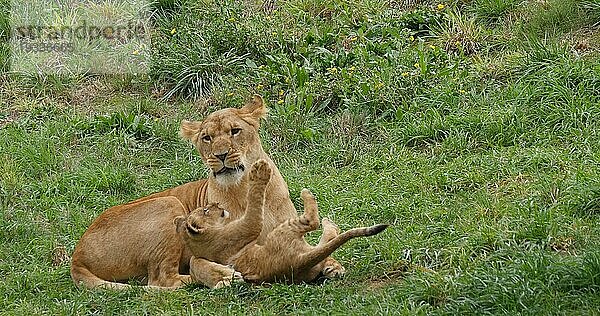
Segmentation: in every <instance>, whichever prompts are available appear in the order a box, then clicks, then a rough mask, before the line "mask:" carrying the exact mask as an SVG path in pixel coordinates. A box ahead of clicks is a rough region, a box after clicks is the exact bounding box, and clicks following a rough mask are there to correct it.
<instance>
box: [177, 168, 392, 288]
mask: <svg viewBox="0 0 600 316" xmlns="http://www.w3.org/2000/svg"><path fill="white" fill-rule="evenodd" d="M270 177H271V169H270V168H269V164H268V163H267V162H266V161H265V160H259V161H257V162H255V163H254V164H253V165H252V169H251V170H250V176H249V180H250V183H249V186H250V187H249V191H248V207H247V208H246V213H245V215H244V216H243V217H241V218H239V219H237V220H235V221H232V222H229V223H227V219H228V216H229V212H227V211H226V210H224V209H222V208H219V207H218V206H217V205H216V204H210V205H208V206H206V207H204V208H199V209H196V210H194V211H192V212H191V213H190V214H189V215H188V216H178V217H176V218H175V221H174V223H175V226H176V227H177V232H178V233H180V234H181V236H182V237H183V240H184V241H185V242H186V244H187V245H188V247H189V248H190V250H191V251H192V254H194V256H195V257H197V258H204V259H207V260H211V261H214V262H218V263H222V264H228V265H231V266H232V267H233V268H234V269H235V270H237V271H239V272H240V273H241V275H242V277H243V278H244V280H246V281H249V282H253V283H265V282H268V283H270V282H275V281H283V282H288V283H300V282H308V281H312V280H314V279H315V278H316V277H317V276H318V275H319V273H320V272H321V271H322V270H323V268H324V265H325V261H324V260H325V259H326V258H327V256H329V255H330V254H331V253H332V252H333V251H335V250H336V249H337V248H338V247H340V246H341V245H343V244H344V243H345V242H347V241H348V240H350V239H352V238H354V237H361V236H372V235H375V234H378V233H380V232H382V231H383V230H384V229H385V228H387V227H388V225H375V226H371V227H361V228H355V229H351V230H349V231H346V232H344V233H343V234H341V235H340V234H339V229H338V227H337V225H335V223H333V222H332V221H330V220H328V219H326V218H324V219H323V235H322V236H321V240H320V242H319V244H318V245H317V246H316V247H313V246H311V245H309V244H308V243H307V242H306V241H305V240H304V235H305V234H306V233H307V232H309V231H313V230H316V229H317V228H318V227H319V214H318V209H317V202H316V201H315V198H314V196H313V195H312V194H311V193H310V191H308V190H307V189H304V190H302V193H301V196H302V200H303V201H304V214H303V215H302V216H300V217H296V218H291V219H288V220H287V221H285V222H284V223H281V224H279V226H277V227H276V228H275V229H274V230H273V231H271V232H269V233H268V234H267V236H266V239H265V240H264V242H263V244H261V245H259V244H257V243H256V239H257V238H258V236H259V235H260V234H261V228H262V227H263V225H262V219H263V204H264V198H265V189H266V186H267V183H268V182H269V179H270ZM207 245H212V247H214V248H216V247H220V249H221V251H219V252H210V251H208V252H207V251H206V249H207ZM191 274H192V278H193V279H195V271H194V270H193V269H192V271H191Z"/></svg>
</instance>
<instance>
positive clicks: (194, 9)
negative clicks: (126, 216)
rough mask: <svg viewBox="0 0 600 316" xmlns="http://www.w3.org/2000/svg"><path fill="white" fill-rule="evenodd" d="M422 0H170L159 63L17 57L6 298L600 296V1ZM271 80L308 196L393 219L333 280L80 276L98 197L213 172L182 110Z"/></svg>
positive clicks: (297, 185) (230, 305)
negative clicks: (104, 69)
mask: <svg viewBox="0 0 600 316" xmlns="http://www.w3.org/2000/svg"><path fill="white" fill-rule="evenodd" d="M413 2H414V3H415V5H414V6H413V5H406V6H405V5H402V4H401V3H400V2H398V3H396V2H393V1H391V2H388V1H376V0H361V1H352V2H350V1H341V0H330V1H314V0H294V1H275V2H274V5H272V6H270V5H263V2H262V1H224V2H223V1H220V2H216V1H209V0H206V1H198V2H197V1H185V0H181V1H159V2H157V3H156V4H155V10H156V12H155V21H154V23H155V28H156V32H155V34H154V40H153V47H152V56H153V63H152V64H151V71H150V73H149V75H148V76H106V77H102V76H84V75H81V76H74V77H62V76H44V77H40V76H30V77H18V78H17V77H14V76H4V75H3V76H1V77H2V78H1V79H2V80H3V81H2V82H0V212H1V215H2V216H1V217H0V242H1V247H2V249H3V250H2V251H1V252H0V277H1V278H2V279H3V282H2V283H0V294H2V300H1V301H0V311H1V312H0V314H7V315H22V314H117V313H118V314H121V313H123V312H125V313H128V314H182V313H186V314H217V315H222V314H240V313H251V314H325V313H329V312H330V313H332V314H340V315H341V314H343V315H345V314H365V313H369V314H382V315H383V314H386V315H387V314H406V315H413V314H450V315H455V314H530V315H547V314H585V315H589V314H597V313H598V307H599V306H600V295H598V293H599V292H600V278H599V277H598V276H599V275H600V247H599V246H598V245H599V243H600V237H599V236H600V225H599V222H598V216H599V214H600V62H599V60H600V59H599V58H598V57H600V56H599V52H600V40H599V39H600V34H599V33H598V31H597V27H596V26H594V25H596V24H597V23H598V21H599V20H598V16H599V15H598V10H597V8H598V6H597V1H596V2H594V1H574V0H573V1H543V2H542V1H495V0H494V1H487V0H481V1H479V0H477V1H458V0H457V1H448V2H445V3H444V6H443V7H442V6H438V4H439V3H437V2H429V1H413ZM413 2H411V3H413ZM0 3H2V2H0ZM5 13H6V12H2V14H0V65H1V64H2V60H3V57H2V56H3V55H2V40H1V38H2V36H1V34H2V19H3V16H4V15H5ZM3 14H4V15H3ZM172 30H175V31H174V32H172ZM6 56H8V51H7V52H6ZM4 60H6V59H4ZM0 67H1V66H0ZM5 78H6V80H4V79H5ZM252 93H260V94H262V95H263V96H264V97H265V98H266V99H267V100H268V101H269V107H270V112H269V118H268V120H267V121H265V122H264V124H263V126H262V130H261V136H262V139H263V145H264V147H265V148H266V150H267V151H268V152H269V153H270V154H271V156H272V157H273V159H274V160H275V162H276V163H277V165H278V166H279V168H280V170H281V172H282V174H283V175H284V177H285V179H286V180H287V182H288V184H289V188H290V193H291V196H292V199H293V201H294V203H296V206H297V207H298V208H300V206H301V205H300V200H299V192H300V190H301V189H302V188H304V187H307V188H310V189H311V190H312V191H313V192H314V193H315V194H316V195H317V197H318V200H319V205H320V209H321V214H322V216H327V217H330V218H333V219H334V220H335V221H336V222H337V223H338V224H339V225H340V227H341V228H342V229H348V228H351V227H355V226H360V225H370V224H374V223H381V222H387V223H391V224H393V226H392V227H390V228H389V229H388V230H386V231H385V232H383V233H382V234H380V235H378V236H376V237H373V238H370V239H360V240H355V241H353V242H351V243H349V244H348V245H346V246H345V247H343V248H342V249H340V250H339V251H337V252H336V253H335V257H336V258H337V259H338V260H339V261H340V262H341V263H342V264H344V265H345V266H346V268H347V270H348V273H347V275H346V276H345V277H344V278H342V279H337V280H330V281H326V282H324V283H322V284H312V285H293V286H288V285H274V286H272V287H257V286H249V285H246V284H239V285H235V286H233V287H231V288H228V289H222V290H215V291H211V290H208V289H205V288H202V287H199V286H190V287H187V288H185V289H182V290H178V291H175V292H172V293H155V292H144V291H141V290H139V289H134V290H131V291H125V292H113V291H95V292H92V291H86V290H79V289H77V288H75V287H74V285H73V283H72V282H71V280H70V276H69V260H68V255H70V254H71V253H72V251H73V248H74V247H75V244H76V243H77V241H78V240H79V238H80V237H81V235H82V234H83V232H84V231H85V229H86V228H87V227H88V226H89V224H90V223H91V222H92V221H93V220H94V218H95V217H96V216H97V215H98V214H100V213H101V212H102V211H103V210H104V209H106V208H108V207H110V206H113V205H117V204H120V203H125V202H127V201H130V200H133V199H135V198H137V197H140V196H144V195H147V194H149V193H152V192H156V191H159V190H163V189H166V188H170V187H173V186H176V185H178V184H183V183H186V182H189V181H192V180H195V179H199V178H202V177H205V176H206V174H205V171H204V170H205V169H204V167H203V166H202V162H201V160H200V158H199V157H198V155H197V153H196V152H195V151H194V149H193V148H192V147H191V146H190V145H188V144H186V142H184V141H183V140H181V139H179V137H178V135H177V133H178V124H179V122H180V121H181V120H182V119H201V118H202V117H203V116H205V115H206V114H207V113H209V112H211V111H213V110H216V109H219V108H223V107H227V106H239V105H240V104H241V103H242V102H243V100H244V99H245V98H248V97H249V96H250V95H251V94H252ZM317 237H318V233H317V234H311V235H310V236H309V239H310V240H312V241H313V242H314V241H315V240H316V238H317Z"/></svg>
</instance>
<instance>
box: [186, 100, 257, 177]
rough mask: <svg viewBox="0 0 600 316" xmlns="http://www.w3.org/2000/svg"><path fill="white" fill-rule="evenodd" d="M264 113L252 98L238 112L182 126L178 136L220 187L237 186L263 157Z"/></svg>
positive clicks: (225, 111) (219, 113)
mask: <svg viewBox="0 0 600 316" xmlns="http://www.w3.org/2000/svg"><path fill="white" fill-rule="evenodd" d="M266 113H267V109H266V107H265V104H264V102H263V99H262V98H261V97H260V96H258V95H255V96H254V97H253V98H252V100H251V101H250V102H248V103H246V104H245V105H244V106H243V107H241V108H239V109H233V108H228V109H223V110H219V111H216V112H213V113H211V114H210V115H208V116H207V117H206V118H205V119H204V120H203V121H198V122H190V121H183V122H181V136H182V137H183V138H185V139H188V140H190V141H191V142H192V143H193V144H194V145H195V146H196V148H197V149H198V152H199V153H200V156H201V157H202V160H203V161H204V163H205V164H206V165H207V167H208V168H209V171H210V177H214V178H215V179H216V180H217V183H218V184H220V185H222V186H229V185H234V184H237V183H239V182H240V181H241V179H242V178H243V176H244V175H245V172H246V170H247V169H249V167H250V166H251V165H252V163H253V162H254V161H256V160H258V159H259V158H260V155H261V154H262V153H264V151H263V149H262V146H261V144H260V139H259V136H258V128H259V126H260V119H261V118H264V117H265V115H266Z"/></svg>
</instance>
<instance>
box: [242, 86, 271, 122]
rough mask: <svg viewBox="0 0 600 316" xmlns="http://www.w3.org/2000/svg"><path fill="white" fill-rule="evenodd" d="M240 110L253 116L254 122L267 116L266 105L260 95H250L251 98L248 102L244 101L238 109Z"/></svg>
mask: <svg viewBox="0 0 600 316" xmlns="http://www.w3.org/2000/svg"><path fill="white" fill-rule="evenodd" d="M240 112H242V113H243V114H247V115H249V116H250V117H252V118H254V119H255V120H256V123H258V122H259V121H260V119H263V118H265V117H266V116H267V107H266V105H265V102H264V100H263V98H262V97H261V96H260V95H258V94H255V95H254V96H253V97H252V100H250V102H248V103H246V104H245V105H244V106H243V107H242V108H241V109H240ZM253 125H254V124H253Z"/></svg>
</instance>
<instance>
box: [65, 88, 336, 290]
mask: <svg viewBox="0 0 600 316" xmlns="http://www.w3.org/2000/svg"><path fill="white" fill-rule="evenodd" d="M265 114H266V107H265V105H264V103H263V100H262V98H260V97H259V96H255V97H254V98H253V99H252V100H251V101H250V102H248V103H247V104H245V105H244V106H243V107H242V108H239V109H234V108H228V109H223V110H220V111H216V112H214V113H212V114H210V115H208V116H207V117H206V119H205V120H204V121H202V122H188V121H183V122H182V124H181V135H182V137H183V138H185V139H188V140H190V141H191V142H192V143H193V144H194V145H195V146H196V148H197V149H198V152H199V153H200V155H201V157H202V160H203V161H204V163H205V164H206V165H207V166H208V168H209V171H210V175H209V177H208V179H203V180H198V181H195V182H190V183H187V184H184V185H181V186H178V187H175V188H172V189H168V190H165V191H162V192H158V193H155V194H152V195H150V196H147V197H144V198H140V199H138V200H135V201H133V202H130V203H127V204H123V205H118V206H115V207H112V208H109V209H107V210H106V211H104V212H103V213H102V214H100V216H98V218H97V219H96V220H94V222H93V223H92V224H91V225H90V227H89V228H88V230H87V231H86V232H85V233H84V235H83V236H82V237H81V240H80V241H79V243H78V244H77V246H76V248H75V251H74V253H73V256H72V258H73V259H72V264H71V277H72V279H73V281H74V282H75V284H76V285H78V286H79V285H83V286H85V287H88V288H95V287H109V288H118V289H120V288H126V287H128V285H126V284H123V283H120V282H115V281H126V280H129V279H141V280H147V282H148V286H150V287H164V288H177V287H180V286H182V285H183V284H184V283H186V282H188V281H189V279H190V277H189V275H187V274H186V275H184V274H185V273H188V272H189V271H190V268H189V266H190V265H192V267H193V272H192V274H193V277H194V279H195V280H198V281H199V282H201V283H203V284H204V285H206V286H209V287H211V288H212V287H219V286H224V285H228V284H229V282H231V281H232V280H233V279H235V278H236V277H237V276H238V275H236V274H235V271H234V270H233V269H232V268H230V267H227V266H225V265H222V264H218V263H215V262H210V261H208V260H206V259H202V258H192V257H191V253H190V251H189V249H188V248H187V247H186V246H185V244H184V243H183V241H182V240H181V238H179V237H178V236H177V234H176V232H175V228H174V227H173V220H174V218H176V217H177V216H182V215H183V216H185V215H187V214H189V213H190V211H191V210H194V209H196V208H199V207H203V206H205V205H208V204H209V203H218V205H219V206H220V207H223V208H225V209H227V210H228V211H229V212H230V216H231V219H236V218H239V217H241V216H242V215H243V214H244V211H245V209H246V204H247V199H246V198H245V196H246V194H247V192H248V170H249V169H250V166H251V165H252V164H253V163H254V162H255V161H257V160H259V159H264V160H265V161H267V162H268V164H269V167H270V168H271V169H272V170H273V171H272V173H273V175H272V178H271V181H269V183H268V185H267V186H266V198H265V201H264V219H263V227H262V229H261V233H262V235H261V238H259V240H262V239H264V238H265V237H266V234H267V233H268V232H270V231H271V230H273V229H274V228H275V227H276V226H277V225H279V224H280V223H282V222H284V221H286V220H287V219H290V218H294V217H295V216H296V210H295V209H294V205H293V204H292V202H291V200H290V198H289V194H288V188H287V185H286V183H285V181H284V180H283V177H282V176H281V174H280V173H279V170H278V169H277V167H276V166H275V164H274V163H273V161H272V160H271V159H270V158H269V157H268V155H267V154H266V153H265V151H264V150H263V148H262V146H261V143H260V139H259V136H258V129H259V126H260V124H259V123H260V120H261V119H262V118H264V116H265ZM234 134H235V135H234ZM205 136H209V137H210V140H208V139H203V137H205ZM219 157H224V160H221V159H220V158H219ZM224 166H225V167H228V168H229V169H222V168H223V167H224ZM220 170H227V172H222V173H219V171H220ZM148 230H151V231H153V233H152V234H147V233H146V232H147V231H148ZM219 251H220V248H219V247H213V246H207V247H206V249H205V252H207V253H218V252H219ZM329 262H330V264H329V265H328V266H329V268H326V270H328V271H326V272H330V273H329V275H331V276H334V275H337V274H341V273H343V267H341V266H340V265H339V264H338V263H337V262H336V261H335V260H333V259H329Z"/></svg>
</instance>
